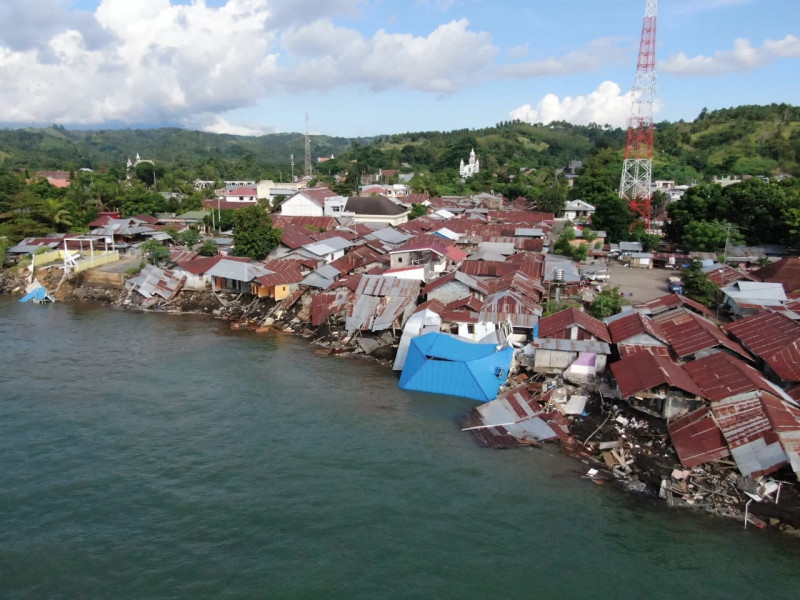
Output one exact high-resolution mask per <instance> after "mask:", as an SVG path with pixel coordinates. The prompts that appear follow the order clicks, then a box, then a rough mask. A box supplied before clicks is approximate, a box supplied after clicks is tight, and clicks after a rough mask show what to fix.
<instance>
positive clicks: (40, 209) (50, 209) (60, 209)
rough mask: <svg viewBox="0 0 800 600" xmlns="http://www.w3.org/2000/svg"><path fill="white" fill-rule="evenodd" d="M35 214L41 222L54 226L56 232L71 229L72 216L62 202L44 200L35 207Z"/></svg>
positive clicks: (52, 199) (56, 199)
mask: <svg viewBox="0 0 800 600" xmlns="http://www.w3.org/2000/svg"><path fill="white" fill-rule="evenodd" d="M36 214H37V216H38V217H40V218H41V219H42V220H44V221H46V222H48V223H50V224H51V225H54V226H55V228H56V229H57V230H61V229H62V228H64V229H68V228H70V227H72V215H71V214H70V212H69V211H68V210H67V209H66V208H64V202H63V200H60V199H58V198H45V199H44V200H42V201H41V202H40V203H39V205H38V206H37V207H36Z"/></svg>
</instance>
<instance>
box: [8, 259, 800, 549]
mask: <svg viewBox="0 0 800 600" xmlns="http://www.w3.org/2000/svg"><path fill="white" fill-rule="evenodd" d="M20 289H24V276H22V274H20V273H13V272H11V271H4V272H2V273H0V294H11V295H14V296H16V295H17V294H19V292H20ZM57 300H58V301H61V302H92V303H96V304H98V305H104V306H108V307H111V308H116V309H121V310H128V311H134V312H153V313H162V314H163V313H169V314H187V315H196V316H199V315H203V316H206V317H212V318H214V319H216V320H222V321H227V322H228V323H230V326H231V329H233V330H249V331H255V332H256V333H263V332H267V331H276V332H280V333H284V334H294V335H298V336H300V337H303V338H304V339H306V340H308V341H309V344H311V345H312V346H319V348H317V349H316V350H315V352H316V353H317V354H327V355H336V356H347V357H353V358H360V359H369V360H371V361H375V362H378V363H379V364H381V365H384V366H391V363H392V359H393V351H394V348H396V345H397V342H398V341H399V335H395V334H393V333H392V332H391V331H390V332H384V333H383V334H381V335H377V334H376V335H372V334H370V335H365V336H364V337H363V339H362V343H360V344H356V343H354V340H352V339H349V338H345V337H343V331H342V330H340V329H336V328H331V327H329V326H327V325H325V326H319V327H313V326H312V325H311V324H310V323H308V322H304V321H303V320H302V319H301V318H299V316H298V313H299V312H300V310H299V309H298V308H297V307H295V309H294V310H287V311H285V312H282V313H280V314H277V315H275V316H274V317H273V316H271V315H272V314H273V309H274V307H275V302H274V301H271V300H259V299H255V300H254V299H252V297H251V298H250V301H248V302H244V303H242V302H240V300H241V295H237V294H221V295H219V296H218V295H216V294H211V293H208V292H190V291H182V292H181V293H180V294H178V295H177V296H176V298H174V299H173V300H171V301H168V302H162V303H159V304H156V305H155V306H152V307H147V306H143V305H142V304H141V302H137V301H136V299H135V298H133V297H132V296H131V294H130V293H129V292H128V290H126V289H125V288H119V287H113V286H92V285H82V282H81V281H80V280H78V281H73V282H70V284H68V285H66V286H61V288H60V289H59V290H58V293H57ZM265 322H268V323H269V324H268V325H264V324H263V323H265ZM354 337H355V336H354ZM363 340H371V341H370V342H369V343H363ZM534 379H535V378H533V377H531V378H528V377H526V378H524V379H522V380H518V381H515V380H514V379H512V378H511V377H509V382H508V383H509V384H516V385H517V386H528V385H529V384H531V383H532V382H533V380H534ZM514 388H515V386H514V385H512V387H509V388H506V390H505V391H508V390H511V389H514ZM617 417H619V419H618V418H617ZM474 419H475V414H474V409H473V410H471V411H469V412H468V413H466V414H465V415H464V416H463V418H462V419H461V420H460V421H459V426H461V427H462V429H463V428H466V427H468V426H469V425H470V424H473V423H475V422H476V421H475V420H474ZM626 422H627V423H626ZM631 422H632V423H633V426H629V425H630V423H631ZM604 432H606V433H610V434H612V435H617V436H621V438H622V439H625V440H626V446H628V447H629V448H630V450H631V451H630V453H629V455H628V456H626V457H625V458H626V459H627V460H630V461H631V462H630V463H629V464H630V471H629V473H628V474H629V475H632V476H630V477H625V478H618V477H615V475H614V473H615V465H613V464H610V463H609V462H608V461H605V462H604V461H603V460H602V459H601V458H600V454H599V452H598V451H599V445H598V443H597V441H596V440H597V439H600V438H601V437H602V433H604ZM592 440H594V441H592ZM476 442H477V443H479V444H480V445H484V446H489V447H495V448H508V447H521V446H525V444H522V443H517V444H516V445H515V446H511V445H500V446H497V445H495V446H490V445H489V444H485V443H481V439H480V437H476ZM556 443H557V444H558V445H559V448H560V451H561V452H562V453H563V454H565V455H567V456H570V457H571V458H573V459H575V460H576V461H578V462H580V463H582V464H583V465H584V466H585V467H586V469H587V475H584V476H583V477H584V478H586V479H588V480H590V481H592V482H594V483H596V484H605V485H613V486H614V487H617V488H619V489H620V490H622V491H624V492H627V493H632V494H637V495H642V496H645V497H649V498H658V497H659V496H661V498H663V499H665V500H666V501H667V503H668V504H669V505H670V506H673V507H685V508H693V509H700V510H703V511H704V512H706V513H708V514H712V515H715V516H721V517H726V518H733V519H736V520H738V521H739V522H740V523H741V522H742V521H743V520H744V518H745V509H744V506H745V504H746V497H744V498H743V497H742V495H741V494H739V493H738V492H737V491H736V486H735V478H733V477H731V475H732V474H733V473H734V472H735V466H731V465H733V463H731V464H721V465H717V467H719V468H716V467H715V468H709V469H703V470H700V472H699V473H693V475H692V476H691V477H690V476H689V475H688V474H686V473H688V472H686V473H684V472H682V467H681V466H680V463H679V462H678V459H677V455H676V454H675V452H674V450H673V449H672V447H671V444H670V442H669V438H668V435H667V433H666V427H665V426H664V424H663V423H659V422H658V421H657V420H655V419H646V418H644V417H643V416H642V413H639V412H637V411H634V410H632V409H629V408H628V407H626V406H624V405H623V403H617V404H615V403H614V402H613V401H612V400H609V399H604V398H603V397H602V395H600V396H597V395H596V394H592V393H590V402H589V403H587V410H586V412H585V414H582V415H580V416H579V417H577V418H576V419H574V420H573V421H572V423H571V424H570V436H569V437H568V438H567V439H565V440H561V441H560V442H556ZM722 462H723V463H724V461H722ZM707 466H709V465H703V467H707ZM694 471H697V469H695V470H694ZM592 473H593V474H592ZM676 475H677V477H676ZM665 481H669V484H668V485H667V486H666V494H665V493H664V491H665V490H664V488H665V483H664V482H665ZM701 482H703V483H706V486H707V487H703V485H701ZM798 492H800V490H797V489H796V486H795V487H794V488H789V489H786V488H785V491H784V495H782V496H781V504H780V505H778V504H771V503H768V502H762V503H749V507H748V508H747V509H746V510H747V513H748V514H749V519H750V521H749V522H750V523H751V524H752V525H756V526H758V527H760V528H764V529H771V530H775V531H781V532H787V533H790V534H793V535H798V534H800V531H799V530H800V493H798ZM698 498H699V499H698Z"/></svg>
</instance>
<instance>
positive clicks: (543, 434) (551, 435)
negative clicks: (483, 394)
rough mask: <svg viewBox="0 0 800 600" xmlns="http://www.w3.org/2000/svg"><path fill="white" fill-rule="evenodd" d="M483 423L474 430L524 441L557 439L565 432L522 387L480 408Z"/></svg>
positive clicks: (478, 409) (479, 413)
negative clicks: (550, 421) (551, 423)
mask: <svg viewBox="0 0 800 600" xmlns="http://www.w3.org/2000/svg"><path fill="white" fill-rule="evenodd" d="M476 413H477V414H478V415H479V417H480V419H481V422H482V423H483V427H482V428H481V429H476V430H473V431H474V432H475V433H476V434H479V435H481V436H487V435H488V436H491V437H495V438H500V439H501V440H502V439H503V438H504V437H505V436H511V437H512V438H514V439H515V440H518V441H522V442H538V441H547V440H556V439H558V438H559V437H562V436H563V435H564V433H563V431H562V429H561V428H560V427H557V426H556V427H551V426H550V425H549V424H548V423H547V420H546V419H547V417H546V416H545V413H544V411H543V410H542V406H541V404H540V403H539V401H538V399H535V398H533V397H531V395H530V393H529V392H528V390H526V389H525V388H522V387H519V388H515V389H513V390H511V391H509V392H506V393H504V394H502V395H500V396H498V397H497V398H496V399H495V400H492V401H491V402H487V403H485V404H482V405H481V406H479V407H477V408H476Z"/></svg>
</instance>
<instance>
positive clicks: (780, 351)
mask: <svg viewBox="0 0 800 600" xmlns="http://www.w3.org/2000/svg"><path fill="white" fill-rule="evenodd" d="M725 330H726V331H727V332H728V334H729V335H730V336H731V337H733V338H734V339H735V340H737V341H739V342H740V343H741V344H742V346H744V347H745V348H746V349H747V350H749V351H750V352H751V353H752V354H753V355H754V356H755V357H756V358H757V360H758V362H759V366H760V368H761V369H762V370H763V371H764V373H765V374H766V375H767V377H768V378H769V379H770V380H771V381H773V382H775V383H776V384H778V385H780V386H781V387H782V388H783V389H784V390H786V391H792V390H793V389H795V388H798V386H800V323H798V322H797V321H794V320H792V319H791V318H789V317H788V316H787V315H784V314H781V313H778V312H772V311H762V312H760V313H758V314H755V315H753V316H750V317H745V318H743V319H740V320H738V321H734V322H733V323H729V324H727V325H725ZM798 389H800V388H798Z"/></svg>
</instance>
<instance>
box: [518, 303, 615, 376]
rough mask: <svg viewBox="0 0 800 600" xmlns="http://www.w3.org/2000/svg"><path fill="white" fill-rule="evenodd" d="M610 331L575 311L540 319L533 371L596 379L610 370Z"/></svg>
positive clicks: (533, 345) (573, 309)
mask: <svg viewBox="0 0 800 600" xmlns="http://www.w3.org/2000/svg"><path fill="white" fill-rule="evenodd" d="M610 343H611V335H610V334H609V332H608V327H607V326H606V324H605V323H603V322H602V321H599V320H597V319H595V318H594V317H592V316H591V315H588V314H586V313H585V312H583V311H580V310H578V309H575V308H568V309H566V310H562V311H559V312H557V313H555V314H552V315H549V316H547V317H543V318H541V319H539V324H538V327H537V330H536V334H535V337H534V339H533V341H532V342H531V348H532V349H533V358H534V364H533V370H534V371H536V372H538V373H562V372H564V371H567V370H568V371H570V374H572V375H576V376H594V375H596V374H597V373H602V372H603V371H605V369H606V364H607V362H608V356H609V355H610V354H611V348H610V346H609V344H610Z"/></svg>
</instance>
